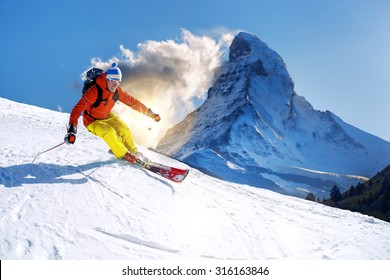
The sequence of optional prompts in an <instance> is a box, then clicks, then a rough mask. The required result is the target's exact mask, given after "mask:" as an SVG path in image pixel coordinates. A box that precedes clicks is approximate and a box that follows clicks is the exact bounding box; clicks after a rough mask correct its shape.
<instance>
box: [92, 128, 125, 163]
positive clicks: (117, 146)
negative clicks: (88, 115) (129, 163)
mask: <svg viewBox="0 0 390 280" xmlns="http://www.w3.org/2000/svg"><path fill="white" fill-rule="evenodd" d="M87 129H88V130H89V131H90V132H91V133H92V134H95V135H96V136H99V137H100V138H102V139H103V140H104V141H105V142H106V143H107V145H108V146H109V147H110V149H111V151H112V152H113V154H114V155H115V156H116V157H117V158H118V159H119V158H122V157H123V156H124V155H125V154H126V153H127V150H128V149H127V148H126V147H125V145H123V143H122V139H121V137H120V136H119V135H118V134H117V132H116V130H115V129H114V128H113V127H112V126H111V125H109V124H108V123H106V120H96V121H94V122H93V123H91V124H89V125H88V127H87Z"/></svg>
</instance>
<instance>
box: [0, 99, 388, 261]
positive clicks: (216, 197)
mask: <svg viewBox="0 0 390 280" xmlns="http://www.w3.org/2000/svg"><path fill="white" fill-rule="evenodd" d="M1 101H3V102H1V103H0V120H1V121H2V124H3V126H5V129H4V134H5V139H7V141H4V142H3V143H2V144H4V145H3V146H2V153H1V155H0V157H1V166H0V213H1V215H0V258H1V259H315V260H322V259H390V240H389V238H388V236H390V224H389V223H386V222H383V221H380V220H378V219H375V218H372V217H369V216H365V215H361V214H359V213H352V212H349V211H343V210H339V209H335V208H330V207H326V206H323V205H320V204H318V203H314V202H310V201H305V200H302V199H298V198H294V197H289V196H283V195H280V194H277V193H274V192H272V191H268V190H264V189H257V188H253V187H249V186H245V185H239V184H234V183H228V182H224V181H221V180H218V179H215V178H212V177H209V176H206V175H204V174H202V173H201V172H199V171H197V170H195V169H191V170H190V174H189V175H188V177H187V178H186V179H185V180H184V182H183V183H181V184H176V183H173V182H170V181H168V180H165V179H163V178H161V177H158V176H157V175H155V174H151V173H149V172H147V171H145V170H141V169H139V168H135V167H132V166H129V165H128V164H126V163H125V162H121V161H117V160H115V159H114V158H113V157H112V155H109V154H108V153H107V147H106V146H105V144H104V143H103V142H102V141H101V140H100V139H98V138H96V137H94V136H93V135H91V134H89V133H88V132H87V131H86V130H85V129H84V128H82V127H80V129H79V133H78V135H77V137H78V139H77V142H76V144H75V145H64V146H62V147H60V148H58V149H56V150H53V151H50V152H48V153H45V154H42V155H40V156H39V157H37V159H36V160H35V162H34V164H32V163H31V161H32V160H33V159H34V157H35V156H36V155H37V154H38V153H39V152H40V151H42V150H45V149H47V148H48V147H50V146H53V145H55V144H57V143H56V142H57V140H56V139H58V140H59V141H61V140H62V138H63V135H64V129H63V127H64V126H63V124H64V123H66V121H67V119H68V115H67V114H61V113H56V112H52V111H48V110H44V109H41V108H37V107H33V106H27V105H22V104H18V103H14V102H11V101H7V100H4V99H1ZM30 127H31V128H34V129H30ZM36 130H38V131H45V133H38V134H37V133H34V131H36ZM46 132H47V134H46ZM48 135H49V136H48ZM59 141H58V142H59ZM140 149H141V151H142V152H143V153H144V154H145V155H146V156H148V157H150V158H151V159H152V160H155V161H157V162H161V163H164V164H167V165H174V166H177V167H186V165H184V164H183V163H180V162H178V161H175V160H173V159H170V158H166V157H164V156H162V155H159V154H156V153H153V152H151V151H149V150H147V149H144V148H142V147H140ZM3 151H4V152H3Z"/></svg>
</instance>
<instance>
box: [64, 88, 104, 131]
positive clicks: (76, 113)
mask: <svg viewBox="0 0 390 280" xmlns="http://www.w3.org/2000/svg"><path fill="white" fill-rule="evenodd" d="M97 95H98V93H97V89H96V86H93V87H91V88H90V89H89V90H87V91H86V92H85V93H84V94H83V96H82V97H81V99H80V100H79V102H77V104H76V105H75V106H74V107H73V109H72V112H71V113H70V117H69V125H72V124H73V125H75V126H76V127H77V125H78V121H79V117H80V116H81V113H82V112H84V111H85V110H86V109H87V108H88V107H90V106H91V105H92V103H93V102H94V101H93V100H96V98H97Z"/></svg>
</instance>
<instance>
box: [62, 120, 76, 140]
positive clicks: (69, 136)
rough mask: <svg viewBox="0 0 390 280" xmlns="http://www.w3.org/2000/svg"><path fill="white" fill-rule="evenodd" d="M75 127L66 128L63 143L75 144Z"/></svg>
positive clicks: (72, 125) (71, 125)
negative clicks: (66, 131)
mask: <svg viewBox="0 0 390 280" xmlns="http://www.w3.org/2000/svg"><path fill="white" fill-rule="evenodd" d="M76 133H77V126H76V125H74V124H70V125H69V126H68V133H67V134H66V135H65V138H64V141H65V143H66V144H74V142H76Z"/></svg>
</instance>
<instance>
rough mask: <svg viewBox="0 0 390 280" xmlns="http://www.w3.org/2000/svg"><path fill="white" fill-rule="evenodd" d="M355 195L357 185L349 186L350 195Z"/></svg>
mask: <svg viewBox="0 0 390 280" xmlns="http://www.w3.org/2000/svg"><path fill="white" fill-rule="evenodd" d="M354 195H355V187H354V186H351V187H350V188H349V197H353V196H354Z"/></svg>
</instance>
